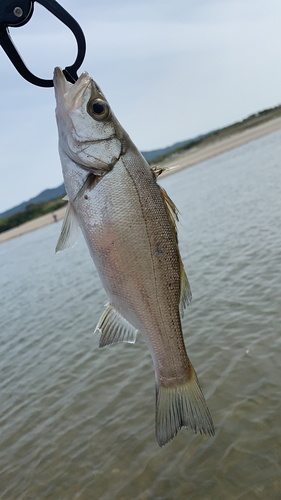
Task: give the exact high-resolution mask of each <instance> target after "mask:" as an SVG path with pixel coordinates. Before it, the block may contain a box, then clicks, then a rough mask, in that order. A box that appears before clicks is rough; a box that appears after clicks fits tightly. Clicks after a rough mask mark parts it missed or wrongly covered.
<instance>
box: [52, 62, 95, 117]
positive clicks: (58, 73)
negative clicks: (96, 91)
mask: <svg viewBox="0 0 281 500" xmlns="http://www.w3.org/2000/svg"><path fill="white" fill-rule="evenodd" d="M93 84H94V80H93V79H92V78H91V77H90V76H89V75H88V73H87V72H86V71H85V72H84V73H82V75H81V76H80V77H79V78H78V80H77V81H76V82H75V83H69V82H68V81H67V79H66V77H65V75H64V73H63V70H62V69H61V68H58V67H57V68H55V70H54V87H55V93H56V98H57V99H59V100H63V102H64V103H65V105H66V106H67V107H71V108H72V109H77V108H79V107H80V106H81V104H82V99H81V98H82V96H83V95H84V93H85V91H86V89H87V87H88V86H92V85H93Z"/></svg>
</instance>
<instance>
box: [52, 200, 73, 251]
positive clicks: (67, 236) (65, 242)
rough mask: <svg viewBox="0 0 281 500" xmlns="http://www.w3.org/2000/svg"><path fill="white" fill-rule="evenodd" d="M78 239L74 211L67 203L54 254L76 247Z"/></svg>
mask: <svg viewBox="0 0 281 500" xmlns="http://www.w3.org/2000/svg"><path fill="white" fill-rule="evenodd" d="M78 238H79V225H78V221H77V217H76V213H75V210H74V208H73V206H72V204H71V203H70V202H68V205H67V209H66V214H65V217H64V221H63V224H62V228H61V233H60V237H59V239H58V242H57V246H56V253H59V252H63V251H64V250H65V249H66V248H71V247H74V245H76V243H77V241H78Z"/></svg>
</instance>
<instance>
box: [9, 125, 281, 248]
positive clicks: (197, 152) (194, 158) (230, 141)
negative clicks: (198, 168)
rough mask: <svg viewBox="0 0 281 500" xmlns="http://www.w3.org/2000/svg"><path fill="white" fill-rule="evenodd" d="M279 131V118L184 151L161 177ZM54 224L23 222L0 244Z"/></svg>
mask: <svg viewBox="0 0 281 500" xmlns="http://www.w3.org/2000/svg"><path fill="white" fill-rule="evenodd" d="M280 129H281V117H280V118H275V119H273V120H270V121H268V122H266V123H263V124H261V125H257V126H256V127H252V128H250V129H248V130H244V131H243V132H240V133H237V134H233V135H231V136H229V137H226V138H224V139H221V140H217V141H215V140H214V142H213V143H211V144H208V145H205V146H204V145H202V146H200V145H199V146H198V147H194V148H192V149H191V150H190V151H186V152H184V153H181V154H178V155H173V156H171V157H170V158H167V160H165V161H163V162H162V165H163V166H165V168H168V167H173V166H174V165H176V166H175V168H173V169H171V170H170V171H166V172H163V174H162V175H161V177H164V176H166V175H170V174H173V173H174V172H177V171H179V170H182V169H184V168H187V167H191V166H193V165H196V164H197V163H200V162H202V161H205V160H208V159H209V158H213V157H214V156H218V155H220V154H222V153H225V152H226V151H230V150H231V149H234V148H237V147H239V146H243V144H247V143H248V142H251V141H254V140H256V139H259V138H260V137H263V136H265V135H268V134H271V133H272V132H276V131H277V130H280ZM65 211H66V207H63V208H61V209H60V210H57V211H56V212H54V213H55V214H56V215H57V220H61V219H63V217H64V214H65ZM52 223H54V218H53V213H49V214H47V215H43V216H42V217H39V218H38V219H34V220H32V221H29V222H25V223H24V224H22V225H21V226H18V227H15V228H13V229H9V231H5V232H4V233H1V234H0V243H3V242H4V241H8V240H10V239H12V238H16V237H17V236H21V235H22V234H26V233H29V232H30V231H34V230H35V229H39V228H40V227H43V226H47V225H48V224H52Z"/></svg>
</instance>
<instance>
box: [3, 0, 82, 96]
mask: <svg viewBox="0 0 281 500" xmlns="http://www.w3.org/2000/svg"><path fill="white" fill-rule="evenodd" d="M35 1H37V2H38V3H40V4H41V5H43V7H45V8H46V9H47V10H48V11H49V12H51V13H52V14H54V16H56V17H57V18H58V19H59V20H60V21H62V22H63V23H64V24H65V25H66V26H68V28H69V29H70V30H71V31H72V33H73V34H74V36H75V38H76V41H77V47H78V52H77V57H76V59H75V61H74V63H73V64H72V66H67V67H66V68H65V69H64V70H63V73H64V75H65V77H66V79H67V80H68V81H69V82H70V83H74V82H75V81H76V80H77V79H78V76H77V70H78V68H80V66H81V64H82V62H83V60H84V57H85V53H86V41H85V37H84V33H83V31H82V29H81V27H80V26H79V24H78V23H77V21H75V19H74V18H73V17H72V16H71V15H70V14H68V12H67V11H66V10H65V9H64V8H63V7H62V6H61V5H60V4H59V3H58V2H56V1H55V0H0V45H1V46H2V48H3V49H4V51H5V52H6V54H7V56H8V57H9V59H10V60H11V62H12V63H13V65H14V66H15V68H16V69H17V70H18V72H19V73H20V74H21V76H23V78H25V79H26V80H27V81H28V82H30V83H33V84H34V85H38V86H39V87H53V86H54V83H53V80H44V79H42V78H38V77H37V76H35V75H34V74H33V73H31V71H29V69H28V68H27V67H26V65H25V63H24V62H23V60H22V58H21V56H20V54H19V53H18V51H17V49H16V47H15V45H14V43H13V41H12V38H11V36H10V32H9V27H13V28H15V27H20V26H23V25H24V24H26V23H27V22H28V21H29V20H30V18H31V16H32V14H33V11H34V2H35Z"/></svg>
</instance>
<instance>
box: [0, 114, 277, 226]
mask: <svg viewBox="0 0 281 500" xmlns="http://www.w3.org/2000/svg"><path fill="white" fill-rule="evenodd" d="M280 116H281V105H279V106H276V107H274V108H270V109H265V110H264V111H260V112H258V113H255V114H254V115H251V116H248V117H247V118H245V119H244V120H242V121H240V122H236V123H233V124H232V125H229V126H227V127H223V128H221V129H219V130H214V131H212V132H210V133H209V134H205V135H203V136H200V137H198V138H195V139H191V140H189V141H186V143H182V145H181V146H180V147H178V144H179V143H178V144H177V145H175V146H176V147H175V148H174V149H171V147H169V148H167V149H168V151H167V152H164V154H161V155H158V156H157V157H154V158H153V159H152V160H151V161H149V163H150V164H151V165H154V164H156V163H159V162H160V163H161V162H162V161H165V160H167V159H168V158H169V157H171V156H174V155H178V154H181V153H184V152H185V151H187V150H189V149H192V148H195V147H197V148H198V147H204V146H207V145H208V144H210V143H213V142H216V141H219V140H221V139H224V138H226V137H229V136H231V135H234V134H237V133H239V132H243V131H244V130H247V129H249V128H252V127H256V126H257V125H261V124H262V123H265V122H267V121H269V120H273V119H274V118H279V117H280ZM66 203H67V202H66V201H64V200H63V199H62V197H61V196H60V197H59V198H55V199H52V200H49V201H45V202H43V203H30V204H29V205H27V206H26V208H25V210H22V211H21V212H17V213H14V214H12V215H9V216H8V217H5V218H3V219H0V233H3V232H4V231H8V229H12V228H14V227H17V226H20V225H21V224H24V222H28V221H30V220H32V219H36V218H37V217H41V216H42V215H46V214H48V213H50V212H54V211H55V210H58V209H59V208H62V207H63V206H64V205H66Z"/></svg>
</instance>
